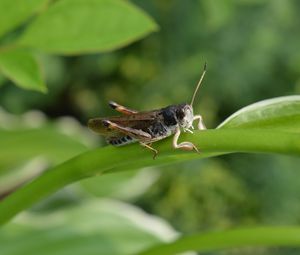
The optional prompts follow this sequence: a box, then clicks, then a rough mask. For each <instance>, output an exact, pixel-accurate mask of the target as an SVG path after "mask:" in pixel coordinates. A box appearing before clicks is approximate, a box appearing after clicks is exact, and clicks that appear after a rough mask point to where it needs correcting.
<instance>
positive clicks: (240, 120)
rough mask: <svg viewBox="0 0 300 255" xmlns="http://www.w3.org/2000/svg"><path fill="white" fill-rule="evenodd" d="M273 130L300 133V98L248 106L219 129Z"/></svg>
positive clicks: (284, 98) (276, 99) (274, 100)
mask: <svg viewBox="0 0 300 255" xmlns="http://www.w3.org/2000/svg"><path fill="white" fill-rule="evenodd" d="M236 127H238V128H241V127H243V128H272V129H278V130H279V129H280V130H285V131H292V132H297V133H299V132H300V96H288V97H278V98H274V99H268V100H263V101H261V102H258V103H255V104H252V105H249V106H246V107H244V108H242V109H241V110H239V111H237V112H236V113H234V114H233V115H231V116H230V117H229V118H227V119H226V120H225V121H224V122H223V123H222V124H220V125H219V127H218V128H236Z"/></svg>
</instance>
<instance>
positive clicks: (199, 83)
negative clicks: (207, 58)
mask: <svg viewBox="0 0 300 255" xmlns="http://www.w3.org/2000/svg"><path fill="white" fill-rule="evenodd" d="M206 66H207V64H206V62H205V64H204V68H203V72H202V75H201V77H200V80H199V82H198V84H197V87H196V89H195V92H194V94H193V97H192V102H191V106H193V103H194V100H195V97H196V94H197V91H198V89H199V87H200V85H201V83H202V80H203V78H204V75H205V73H206Z"/></svg>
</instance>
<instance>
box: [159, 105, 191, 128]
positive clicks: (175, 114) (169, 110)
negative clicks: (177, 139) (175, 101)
mask: <svg viewBox="0 0 300 255" xmlns="http://www.w3.org/2000/svg"><path fill="white" fill-rule="evenodd" d="M162 115H163V118H164V123H165V124H166V125H167V126H174V125H179V126H180V127H182V128H183V129H188V128H190V127H191V126H192V124H193V119H194V114H193V108H192V107H191V106H190V105H189V104H179V105H171V106H168V107H166V108H164V109H162Z"/></svg>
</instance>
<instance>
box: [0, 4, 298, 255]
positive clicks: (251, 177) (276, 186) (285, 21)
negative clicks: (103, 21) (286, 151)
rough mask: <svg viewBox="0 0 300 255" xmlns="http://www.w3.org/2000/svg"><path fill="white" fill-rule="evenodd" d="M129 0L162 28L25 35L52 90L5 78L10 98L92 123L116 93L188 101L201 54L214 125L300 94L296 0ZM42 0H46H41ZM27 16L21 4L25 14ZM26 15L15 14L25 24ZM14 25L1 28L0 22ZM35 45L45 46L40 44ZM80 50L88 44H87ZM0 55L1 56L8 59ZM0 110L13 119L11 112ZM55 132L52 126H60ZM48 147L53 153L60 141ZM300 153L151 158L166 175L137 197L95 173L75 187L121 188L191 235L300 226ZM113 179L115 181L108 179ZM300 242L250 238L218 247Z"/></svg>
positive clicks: (128, 100)
mask: <svg viewBox="0 0 300 255" xmlns="http://www.w3.org/2000/svg"><path fill="white" fill-rule="evenodd" d="M0 2H1V3H4V2H6V1H4V0H1V1H0ZM31 2H32V3H34V1H31ZM36 2H38V1H36ZM40 2H41V3H42V2H45V1H40ZM57 2H58V3H59V2H63V0H61V1H57ZM133 2H134V4H135V5H136V6H139V7H140V8H141V9H143V10H145V12H146V13H148V14H149V15H150V16H151V17H153V18H154V20H155V21H156V22H157V24H159V26H160V31H158V32H157V33H154V34H151V35H150V36H148V37H147V38H145V39H143V40H140V41H138V42H135V43H133V44H131V45H129V46H127V47H125V48H123V49H121V50H116V51H112V52H107V53H97V54H90V55H82V56H68V57H62V56H59V55H48V54H45V53H44V52H43V50H45V49H44V48H43V47H39V44H37V43H32V44H31V45H30V43H31V42H32V41H30V40H29V42H28V40H27V41H26V40H25V39H24V44H26V43H25V42H27V44H28V45H29V46H33V51H30V54H32V56H33V57H34V58H35V59H36V61H37V63H40V64H41V66H42V67H43V70H42V71H43V73H44V76H45V81H46V84H47V87H48V93H47V94H40V93H38V92H34V91H28V90H22V89H20V88H18V87H14V86H12V85H11V82H9V81H7V80H5V79H0V84H1V85H0V103H1V106H2V107H3V109H5V111H7V112H9V113H11V114H13V115H15V116H14V117H16V118H21V116H22V114H24V113H27V112H28V111H31V110H32V109H35V110H39V111H41V112H43V113H44V114H45V115H46V118H49V119H50V120H53V121H56V120H57V118H59V117H61V116H65V115H68V116H72V117H74V118H76V119H77V120H79V121H80V122H81V123H82V124H83V125H85V123H86V121H87V119H88V118H89V117H94V116H105V115H112V114H114V112H113V111H112V110H110V109H109V107H108V106H107V102H108V101H109V100H114V101H117V102H119V103H121V104H124V105H126V106H129V107H131V108H135V109H138V110H149V109H155V108H160V107H163V106H165V105H169V104H174V103H180V102H185V101H187V102H189V101H190V99H191V96H192V92H193V89H194V86H195V83H196V81H197V79H198V77H199V76H200V73H201V69H202V66H203V63H204V62H205V61H206V62H207V63H208V72H207V76H206V77H205V81H204V84H203V87H202V88H201V91H200V94H199V96H198V97H197V99H196V102H195V106H194V111H195V112H196V113H198V112H199V113H201V114H202V115H203V116H204V120H205V123H206V124H207V126H208V127H209V128H214V127H216V126H217V124H218V123H220V122H221V121H222V120H224V119H225V118H226V117H227V116H228V115H230V114H231V113H232V112H234V111H236V110H238V109H239V108H241V107H243V106H245V105H248V104H250V103H253V102H256V101H259V100H262V99H266V98H271V97H277V96H283V95H291V94H299V92H300V79H299V77H300V51H299V45H300V31H299V27H300V20H299V17H298V16H299V11H300V2H299V1H296V0H287V1H280V0H274V1H268V0H255V1H249V0H226V1H225V0H224V1H210V0H197V1H179V0H175V1H159V0H153V1H146V0H140V1H133ZM0 6H1V5H0ZM16 6H17V4H16ZM39 8H41V9H43V8H45V7H44V6H43V5H41V6H39ZM0 9H1V8H0ZM36 10H37V7H36V6H33V9H32V11H30V13H35V12H37V11H36ZM30 16H31V15H28V14H26V13H25V14H24V17H25V18H28V17H30ZM0 17H1V16H0ZM25 18H24V19H22V20H20V22H19V23H18V24H16V25H20V24H21V22H23V21H24V20H25ZM75 20H76V19H75ZM78 20H79V21H80V19H78ZM83 20H84V21H85V22H86V24H85V26H84V27H83V30H86V29H85V28H86V27H87V26H88V24H91V25H92V24H93V21H92V20H91V21H88V20H86V17H85V18H84V19H83ZM0 21H1V19H0ZM37 22H38V21H37ZM133 23H134V24H135V23H136V21H135V20H134V21H133ZM0 24H4V22H2V21H1V22H0ZM29 24H30V23H29ZM24 25H25V26H26V25H28V24H27V23H26V24H24ZM35 26H38V25H35ZM14 27H16V26H14ZM8 29H9V28H5V27H3V28H2V27H0V32H2V31H5V32H6V31H7V30H8ZM24 29H25V30H26V27H25V28H24V27H22V26H19V27H18V29H17V30H15V31H13V32H11V33H9V34H7V35H6V36H5V37H3V38H2V41H1V42H2V43H3V45H7V44H9V43H10V42H12V41H14V40H15V38H19V36H20V35H22V34H23V32H24ZM153 29H154V27H152V28H151V29H150V30H151V31H152V30H153ZM155 29H156V28H155ZM33 31H34V30H33ZM44 32H45V31H44ZM46 32H47V31H46ZM28 33H29V35H30V32H28ZM31 33H32V39H38V38H35V37H34V34H35V33H34V32H31ZM29 35H28V34H27V36H29ZM25 38H26V37H25ZM134 38H140V36H135V37H134ZM21 41H22V40H21ZM38 43H40V41H39V42H38ZM50 46H52V45H50ZM75 46H76V45H75ZM35 47H37V48H41V49H42V51H36V49H35ZM46 51H47V49H46ZM76 51H77V50H75V51H72V52H73V53H74V52H76ZM49 52H51V50H49ZM82 52H83V53H84V52H89V49H87V50H83V51H82ZM93 52H95V51H93ZM55 53H61V51H59V50H58V51H57V52H55ZM63 53H65V52H63ZM77 55H78V54H77ZM1 63H2V61H1V56H0V69H1ZM33 69H35V68H33ZM2 70H4V69H3V68H2ZM3 74H4V71H3ZM5 75H6V76H7V77H9V75H8V74H5ZM38 81H39V80H38ZM35 83H36V82H35ZM0 121H1V122H2V123H1V124H3V123H4V124H5V123H6V122H7V119H3V118H2V119H0ZM14 128H15V127H14ZM9 129H12V128H9ZM49 132H52V131H49ZM53 132H54V133H55V134H56V131H53ZM27 138H30V137H27ZM96 139H98V138H96V136H93V137H92V138H91V137H90V140H89V141H90V142H89V143H88V146H87V147H93V145H92V144H93V143H92V142H91V140H96ZM30 140H31V141H32V143H37V144H38V138H34V137H32V138H31V139H30ZM79 140H80V139H79ZM64 141H65V140H64ZM71 141H72V139H71ZM47 143H48V142H47ZM0 144H1V141H0ZM85 146H86V145H82V144H81V142H79V144H78V152H79V151H81V150H82V151H83V150H84V148H86V147H85ZM70 147H72V148H73V149H74V151H72V153H71V154H72V155H75V154H76V153H77V149H75V145H74V147H73V145H72V144H71V146H70ZM76 148H77V147H76ZM39 149H40V148H39ZM48 149H49V150H50V152H51V151H52V149H54V148H53V147H50V148H48ZM51 153H52V152H51ZM73 153H74V154H73ZM67 156H68V155H66V157H67ZM3 162H4V161H3ZM3 162H0V166H1V163H2V164H3ZM299 163H300V162H299V159H295V158H291V157H287V156H276V157H275V156H261V155H234V156H222V157H219V158H217V159H207V160H201V161H192V162H190V163H185V164H178V165H175V166H170V167H164V168H163V170H162V171H159V172H158V170H157V169H151V171H155V173H156V175H158V173H159V174H160V175H161V176H160V177H159V178H158V181H157V182H155V184H153V185H152V186H151V187H150V189H149V190H148V191H144V192H145V193H144V194H143V195H140V196H139V197H136V196H132V197H130V196H126V198H124V197H122V196H120V195H116V192H113V191H111V190H112V189H111V188H109V187H108V188H107V189H108V191H107V192H105V191H101V190H100V191H99V190H96V191H95V188H94V189H93V185H94V186H95V183H94V184H93V183H92V182H91V183H90V184H89V181H90V180H87V181H85V183H83V184H82V185H78V186H77V189H80V190H81V191H80V192H82V193H84V195H82V193H80V194H81V195H78V197H79V200H80V201H81V200H88V199H89V196H91V195H92V196H94V195H95V194H96V195H99V196H104V195H105V196H111V197H117V198H119V199H124V200H126V201H127V202H130V203H132V204H134V205H137V206H139V207H141V208H143V209H144V210H146V211H147V212H149V213H153V214H155V215H158V216H160V217H163V218H164V219H166V220H167V221H168V222H169V223H171V225H172V226H173V227H174V228H176V230H178V231H180V232H183V233H187V234H189V233H194V232H196V231H200V230H212V229H227V228H229V227H234V226H238V225H253V224H271V225H273V224H274V225H275V224H283V225H290V224H294V225H298V224H299V223H300V217H299V215H300V206H299V204H300V203H299V200H300V197H299V194H300V193H299V192H300V190H299V189H300V188H299V187H300V185H299V184H300V183H299V180H300V178H298V177H300V176H299V175H300V173H299ZM51 164H55V163H54V162H52V163H51ZM12 168H13V167H12ZM14 169H17V166H14ZM42 169H44V168H42ZM154 175H155V174H154ZM26 176H30V174H29V175H26ZM1 178H2V177H1ZM116 179H118V180H117V181H116V182H118V181H120V180H121V182H122V183H123V182H124V183H126V182H127V181H128V180H132V179H131V174H128V176H123V177H116ZM93 181H94V180H93ZM94 182H95V181H94ZM99 185H100V184H99ZM111 185H116V184H113V181H112V184H111ZM108 186H109V185H108ZM128 186H130V185H128ZM110 187H116V186H110ZM132 187H133V186H132ZM116 189H117V188H116ZM128 189H130V188H129V187H128ZM64 192H65V191H62V193H63V194H64ZM87 194H88V195H87ZM55 199H57V198H55ZM66 200H67V201H71V204H74V205H75V206H76V205H77V203H75V202H74V201H73V197H72V196H67V199H66ZM45 203H49V204H48V205H50V206H49V208H50V209H49V210H50V211H51V210H53V211H54V210H55V208H56V207H54V206H53V207H51V201H50V200H49V201H46V202H45ZM65 204H68V203H67V202H65ZM61 206H64V204H63V205H61ZM28 224H30V223H28ZM298 252H299V250H298V249H284V250H281V249H255V250H253V249H249V250H247V249H245V250H237V251H232V252H231V251H227V252H219V253H217V254H245V255H246V254H253V253H255V254H298Z"/></svg>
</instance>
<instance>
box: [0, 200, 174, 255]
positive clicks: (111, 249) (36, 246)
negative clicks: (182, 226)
mask: <svg viewBox="0 0 300 255" xmlns="http://www.w3.org/2000/svg"><path fill="white" fill-rule="evenodd" d="M162 237H164V239H163V240H174V238H175V237H177V235H176V233H175V231H174V230H172V228H171V227H169V226H168V225H167V224H166V223H165V222H164V221H163V220H161V219H159V218H157V217H156V218H154V217H152V216H150V215H148V214H146V213H144V212H142V211H141V210H139V209H138V208H136V207H134V206H130V205H128V204H125V203H120V202H117V201H114V200H91V201H88V202H84V203H82V204H78V205H76V206H75V207H68V208H63V209H60V210H56V211H54V212H53V211H51V212H48V213H43V214H38V213H25V214H23V215H22V217H18V218H17V219H16V220H15V221H14V222H12V223H10V224H8V225H6V226H5V227H3V228H2V229H1V231H0V247H1V255H23V254H43V255H47V254H49V255H50V254H51V255H52V254H56V255H70V254H72V255H83V254H84V255H92V254H105V255H118V254H119V255H126V254H128V255H132V254H134V253H136V252H138V251H141V250H143V249H146V248H149V247H151V246H153V245H157V244H160V243H162Z"/></svg>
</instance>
